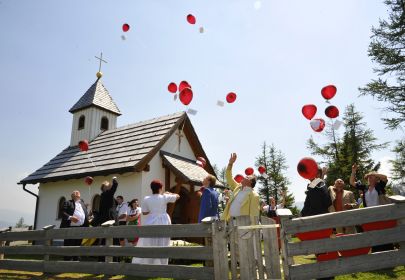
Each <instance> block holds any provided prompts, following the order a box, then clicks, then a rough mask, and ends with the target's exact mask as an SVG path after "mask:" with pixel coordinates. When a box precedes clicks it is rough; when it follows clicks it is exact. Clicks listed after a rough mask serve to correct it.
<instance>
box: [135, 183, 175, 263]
mask: <svg viewBox="0 0 405 280" xmlns="http://www.w3.org/2000/svg"><path fill="white" fill-rule="evenodd" d="M150 187H151V189H152V195H150V196H146V197H145V198H144V199H143V202H142V214H143V215H146V217H145V218H144V219H143V222H142V226H147V225H170V224H171V223H172V222H171V220H170V216H169V215H168V214H167V212H166V209H167V204H168V203H173V202H175V201H176V200H177V199H179V198H180V196H179V195H178V194H173V193H167V192H165V193H163V184H162V182H160V181H159V180H153V181H152V182H151V184H150ZM169 245H170V237H158V238H149V237H147V238H146V237H141V238H139V241H138V244H137V245H136V246H138V247H149V246H160V247H167V246H169ZM168 261H169V260H168V259H151V258H136V257H134V258H132V263H137V264H168Z"/></svg>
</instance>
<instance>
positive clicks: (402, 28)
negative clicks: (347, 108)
mask: <svg viewBox="0 0 405 280" xmlns="http://www.w3.org/2000/svg"><path fill="white" fill-rule="evenodd" d="M384 2H385V4H386V5H387V6H388V9H389V18H388V20H380V22H379V26H378V27H373V28H372V30H371V32H372V36H371V39H372V40H371V43H370V46H369V49H368V55H369V56H370V57H371V59H372V61H373V62H375V63H376V64H377V66H376V67H375V68H374V72H375V73H377V75H378V78H377V79H374V80H372V81H371V82H370V83H368V84H367V85H366V86H365V87H364V88H360V89H359V90H360V92H361V93H362V95H370V96H373V97H375V98H377V100H379V101H386V102H387V103H388V106H387V107H386V111H387V112H389V113H390V115H389V116H390V117H387V118H384V119H383V120H384V121H385V123H386V124H387V125H388V127H389V128H391V129H395V128H398V127H400V126H402V124H403V123H404V121H405V3H404V1H403V0H386V1H384Z"/></svg>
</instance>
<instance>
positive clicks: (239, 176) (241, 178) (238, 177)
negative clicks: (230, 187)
mask: <svg viewBox="0 0 405 280" xmlns="http://www.w3.org/2000/svg"><path fill="white" fill-rule="evenodd" d="M243 178H244V177H243V176H242V175H240V174H238V175H236V176H235V178H233V179H234V180H235V181H236V182H237V183H239V184H240V183H241V182H242V180H243Z"/></svg>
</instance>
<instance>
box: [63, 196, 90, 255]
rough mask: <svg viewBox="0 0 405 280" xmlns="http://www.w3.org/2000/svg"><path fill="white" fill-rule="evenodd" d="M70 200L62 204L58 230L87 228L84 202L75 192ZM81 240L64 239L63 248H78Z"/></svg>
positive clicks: (87, 222)
mask: <svg viewBox="0 0 405 280" xmlns="http://www.w3.org/2000/svg"><path fill="white" fill-rule="evenodd" d="M71 197H72V199H71V200H68V201H66V202H65V203H64V204H63V209H62V213H63V215H62V222H61V224H60V228H68V227H88V226H89V221H88V217H87V207H86V205H85V204H84V201H83V200H82V199H81V198H80V192H79V191H78V190H75V191H73V192H72V195H71ZM81 243H82V240H81V239H65V240H64V242H63V245H64V246H80V245H81ZM71 259H73V260H74V261H75V260H78V258H77V257H65V260H71Z"/></svg>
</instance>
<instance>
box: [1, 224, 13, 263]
mask: <svg viewBox="0 0 405 280" xmlns="http://www.w3.org/2000/svg"><path fill="white" fill-rule="evenodd" d="M7 231H11V227H8V228H3V229H0V233H3V232H7ZM6 245H7V243H6V241H4V240H0V247H5V246H6ZM3 259H4V254H0V260H3Z"/></svg>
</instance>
